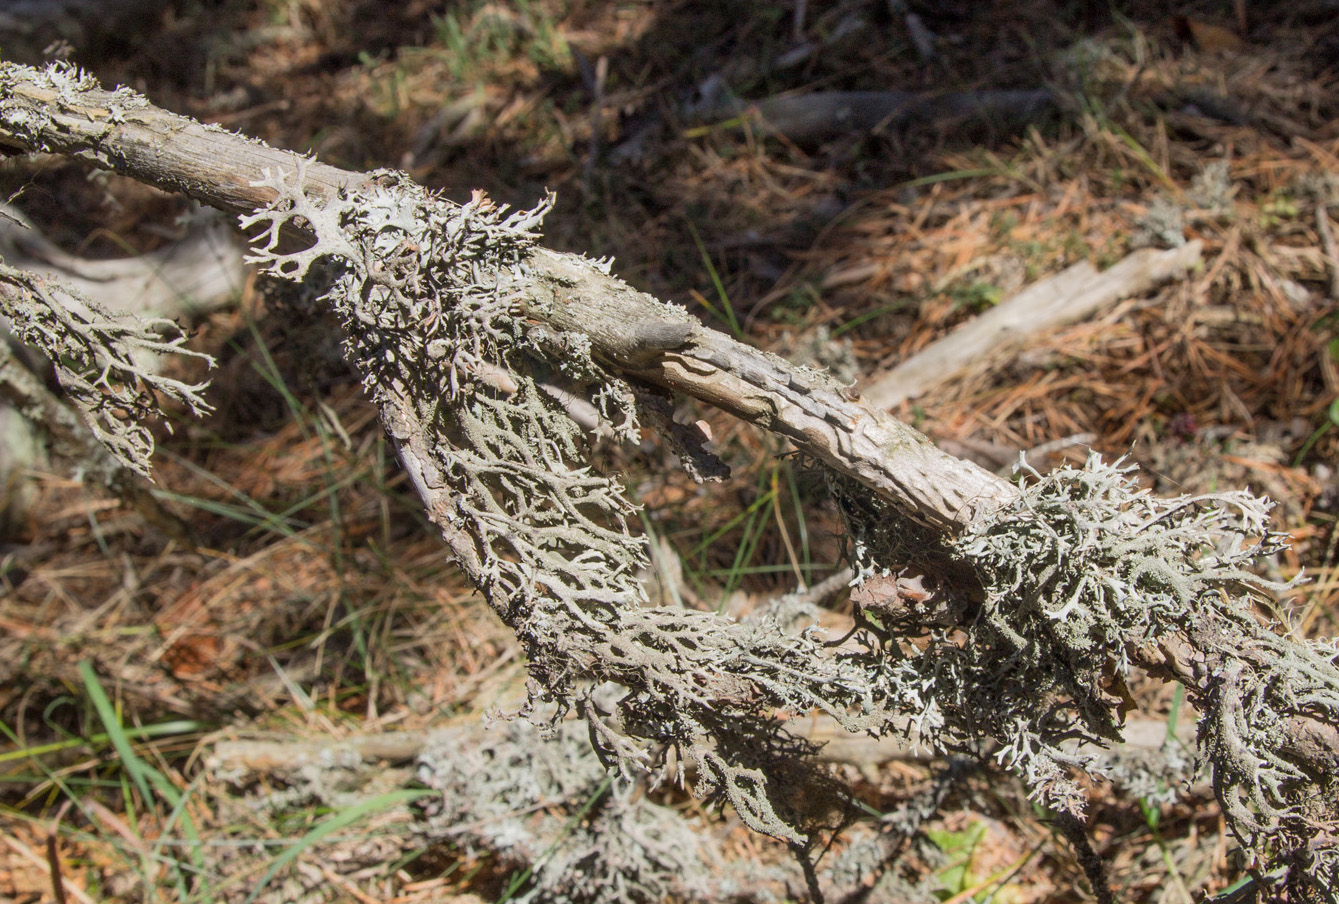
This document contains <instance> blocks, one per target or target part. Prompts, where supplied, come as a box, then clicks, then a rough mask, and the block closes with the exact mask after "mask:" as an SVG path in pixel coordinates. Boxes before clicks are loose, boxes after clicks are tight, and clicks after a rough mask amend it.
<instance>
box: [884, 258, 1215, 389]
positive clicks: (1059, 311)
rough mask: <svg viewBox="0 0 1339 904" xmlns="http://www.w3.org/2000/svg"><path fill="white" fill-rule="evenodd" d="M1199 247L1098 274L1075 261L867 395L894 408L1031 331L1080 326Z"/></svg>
mask: <svg viewBox="0 0 1339 904" xmlns="http://www.w3.org/2000/svg"><path fill="white" fill-rule="evenodd" d="M1201 247H1202V243H1201V242H1198V241H1195V242H1189V243H1187V244H1185V245H1182V246H1181V247H1180V248H1172V249H1170V250H1168V251H1158V250H1155V249H1152V248H1145V249H1142V250H1140V251H1136V252H1134V253H1133V254H1131V255H1130V256H1129V257H1127V258H1125V259H1124V260H1122V261H1121V262H1120V263H1118V264H1116V265H1115V266H1114V267H1111V268H1110V269H1108V270H1104V271H1102V272H1101V273H1098V272H1097V271H1096V270H1095V269H1093V266H1092V264H1090V263H1088V262H1087V261H1083V262H1081V263H1077V264H1075V265H1074V266H1072V267H1070V268H1069V269H1067V270H1063V271H1061V272H1060V273H1057V274H1056V275H1055V276H1052V277H1050V278H1049V279H1045V280H1042V281H1041V282H1039V283H1035V284H1033V285H1031V286H1029V287H1028V288H1026V289H1024V290H1023V291H1022V292H1020V293H1018V294H1017V295H1015V296H1014V297H1013V298H1010V299H1009V300H1007V301H1004V302H1002V303H1000V304H998V305H996V306H995V307H993V308H991V309H990V310H989V311H986V312H985V313H983V314H981V315H980V316H978V317H974V318H972V319H971V320H969V321H968V322H967V323H964V324H963V325H962V326H960V327H958V328H957V329H955V330H953V331H952V332H951V333H949V334H948V335H947V336H945V337H944V338H942V339H940V340H939V341H937V342H934V343H931V344H930V345H929V346H927V347H926V348H924V349H922V350H921V351H920V352H918V353H916V354H915V355H912V356H911V357H910V358H908V359H907V360H905V361H903V362H901V363H900V364H898V365H897V366H896V367H894V368H893V369H892V370H890V371H889V372H888V373H886V374H884V375H883V376H882V377H880V378H879V379H877V380H875V381H874V382H873V383H871V384H870V385H869V386H867V387H865V390H864V394H865V398H866V399H867V400H868V401H869V404H870V405H872V406H874V407H875V408H893V407H895V406H897V405H900V404H902V403H903V402H905V401H907V400H909V399H914V398H917V397H918V396H920V395H922V394H923V393H924V392H926V390H928V389H929V388H930V387H931V386H934V385H935V384H937V383H941V382H943V381H944V380H946V379H949V378H950V377H952V376H954V375H956V374H958V373H961V372H962V371H963V370H965V369H967V368H968V367H973V366H980V365H981V363H982V362H983V361H985V360H994V359H999V358H1001V357H1004V356H1005V355H1008V354H1010V353H1012V352H1014V351H1017V350H1018V348H1020V347H1021V346H1022V345H1023V343H1024V342H1025V341H1026V340H1027V339H1028V338H1029V337H1031V336H1035V335H1037V334H1039V333H1044V332H1046V331H1047V330H1051V329H1055V328H1056V327H1059V326H1064V325H1065V324H1069V323H1076V322H1078V321H1080V320H1083V319H1084V318H1087V317H1091V316H1092V315H1093V314H1095V313H1097V312H1098V311H1100V310H1102V309H1103V308H1106V307H1109V306H1110V305H1112V304H1114V303H1115V302H1117V301H1119V300H1120V299H1122V298H1131V297H1133V296H1135V295H1140V294H1142V293H1144V292H1147V291H1148V290H1149V289H1151V288H1153V287H1154V286H1156V285H1158V284H1159V283H1163V282H1166V281H1167V280H1169V279H1174V278H1176V277H1177V276H1179V275H1180V274H1182V273H1184V272H1185V271H1186V270H1188V269H1190V268H1191V267H1194V266H1195V265H1196V264H1198V263H1199V260H1200V250H1201Z"/></svg>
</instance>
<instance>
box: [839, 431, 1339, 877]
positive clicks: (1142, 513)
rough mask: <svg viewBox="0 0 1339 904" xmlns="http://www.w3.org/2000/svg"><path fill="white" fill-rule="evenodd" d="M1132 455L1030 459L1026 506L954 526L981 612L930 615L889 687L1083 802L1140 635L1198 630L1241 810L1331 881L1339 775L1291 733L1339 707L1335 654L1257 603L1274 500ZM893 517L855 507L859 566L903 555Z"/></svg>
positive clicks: (1223, 796) (1060, 794)
mask: <svg viewBox="0 0 1339 904" xmlns="http://www.w3.org/2000/svg"><path fill="white" fill-rule="evenodd" d="M1022 467H1023V468H1026V465H1025V464H1024V465H1022ZM1133 470H1134V469H1133V467H1132V466H1128V465H1125V464H1123V463H1121V462H1117V463H1115V464H1108V463H1104V462H1103V461H1101V460H1100V459H1099V458H1098V457H1097V456H1093V457H1091V458H1090V459H1089V461H1088V462H1087V464H1086V465H1085V466H1084V467H1083V468H1075V467H1063V468H1060V469H1058V470H1056V471H1053V472H1051V473H1050V474H1047V475H1040V474H1037V473H1035V472H1031V474H1030V476H1031V477H1032V478H1033V479H1034V481H1035V482H1034V483H1033V484H1032V485H1031V486H1028V487H1026V488H1025V489H1024V490H1023V492H1022V494H1021V495H1020V497H1019V498H1018V500H1017V501H1016V502H1015V503H1013V504H1011V505H1009V506H1007V507H1006V508H1005V509H1003V510H1001V511H998V512H996V513H995V514H994V515H993V516H992V517H990V518H988V519H985V520H982V521H981V522H979V523H977V524H974V525H973V526H972V527H970V528H969V529H968V530H967V531H966V532H965V533H964V534H963V535H962V536H961V537H959V538H958V539H957V540H956V541H955V542H954V543H953V544H952V553H953V555H954V556H956V557H957V558H958V560H959V561H961V562H963V563H965V564H966V565H968V566H969V567H970V569H971V571H972V572H973V573H974V574H975V575H976V576H977V578H978V579H979V580H980V582H981V591H980V593H979V595H978V598H977V599H976V600H973V601H972V602H971V603H970V605H972V606H974V607H975V614H974V616H973V617H971V618H970V619H968V620H967V624H966V625H964V626H954V627H945V628H937V627H933V626H931V627H929V628H928V629H927V628H926V627H925V626H924V625H923V624H922V625H921V626H920V627H921V632H920V638H919V640H918V641H917V642H916V643H915V644H914V645H910V646H908V645H907V644H905V643H904V644H903V645H902V646H901V648H900V649H901V650H902V655H901V656H900V657H899V658H898V666H897V668H896V669H895V670H894V672H893V675H892V677H891V682H892V684H893V685H894V687H893V688H891V689H890V690H889V691H888V694H889V696H890V697H892V698H895V699H899V700H901V701H902V702H903V705H907V704H908V703H911V704H914V705H913V706H912V710H911V712H912V715H913V716H914V719H915V722H916V724H917V726H918V728H919V730H920V733H921V735H922V737H923V738H925V739H927V740H928V741H930V742H931V743H933V744H934V745H935V746H936V747H940V748H944V749H951V750H952V749H963V750H980V749H982V745H983V743H984V742H986V741H987V739H989V740H990V741H992V742H993V744H994V755H995V757H996V758H997V759H998V760H999V761H1000V762H1002V763H1004V764H1005V765H1007V766H1008V767H1010V768H1011V769H1012V770H1013V771H1014V772H1016V773H1017V774H1018V775H1019V776H1020V777H1021V778H1022V779H1023V781H1024V782H1025V783H1026V784H1027V785H1028V786H1029V787H1030V788H1031V789H1032V793H1033V795H1034V796H1035V797H1037V798H1038V799H1040V800H1041V801H1042V802H1044V803H1045V804H1047V805H1048V806H1050V807H1053V808H1056V809H1058V810H1061V811H1064V812H1068V813H1070V814H1074V815H1077V814H1078V813H1080V812H1081V811H1082V809H1083V806H1084V802H1085V799H1084V794H1083V791H1082V786H1081V785H1080V783H1079V781H1078V780H1077V773H1078V771H1079V770H1094V767H1095V766H1096V765H1097V760H1096V757H1097V752H1098V750H1099V749H1100V748H1102V747H1105V746H1107V745H1109V744H1110V743H1112V742H1114V741H1116V740H1118V738H1119V733H1118V730H1119V726H1120V723H1121V721H1122V718H1123V716H1124V713H1125V712H1126V711H1127V710H1128V709H1129V708H1131V707H1132V706H1133V703H1132V701H1130V699H1129V693H1128V691H1127V690H1126V688H1125V678H1126V676H1127V675H1128V673H1129V671H1130V668H1131V665H1132V661H1133V659H1134V658H1136V654H1137V652H1138V651H1140V650H1141V649H1145V648H1157V647H1159V646H1163V647H1164V648H1175V647H1176V646H1177V645H1184V644H1186V643H1187V642H1188V643H1189V644H1190V646H1191V647H1192V648H1193V650H1194V651H1195V653H1196V655H1197V656H1198V657H1199V662H1198V666H1199V668H1201V669H1203V670H1204V672H1205V674H1207V676H1208V678H1209V680H1208V681H1207V683H1206V684H1205V685H1203V686H1202V688H1203V692H1202V693H1200V694H1199V695H1198V698H1197V699H1196V700H1195V702H1196V704H1197V705H1198V706H1199V708H1200V711H1201V712H1202V713H1203V716H1202V719H1201V721H1200V725H1199V734H1200V741H1201V755H1202V756H1203V757H1204V758H1205V760H1206V761H1207V763H1208V765H1209V766H1210V767H1211V769H1212V772H1213V778H1214V783H1215V790H1216V792H1217V795H1218V797H1219V798H1220V800H1221V801H1222V802H1223V805H1224V809H1225V812H1226V815H1227V816H1228V820H1229V826H1230V827H1231V828H1232V830H1233V831H1234V832H1236V833H1237V835H1238V836H1239V837H1240V838H1241V839H1242V841H1243V842H1244V843H1246V845H1247V846H1248V848H1249V849H1251V850H1253V851H1256V852H1258V853H1260V854H1262V855H1263V860H1264V861H1271V860H1272V864H1273V866H1274V867H1277V868H1279V869H1280V870H1281V873H1280V875H1281V876H1283V877H1285V880H1286V882H1287V883H1289V886H1290V889H1291V890H1293V891H1294V892H1296V893H1297V894H1301V895H1303V898H1302V899H1303V900H1310V898H1306V897H1305V896H1306V895H1313V894H1318V893H1320V892H1321V891H1322V890H1328V889H1331V888H1333V887H1334V882H1335V878H1336V868H1337V867H1339V847H1336V845H1335V840H1334V833H1335V829H1336V819H1337V815H1339V784H1336V782H1335V779H1334V777H1333V775H1329V776H1326V775H1318V774H1315V773H1314V770H1312V771H1311V772H1308V770H1307V768H1306V767H1304V766H1303V765H1302V764H1303V763H1305V762H1306V758H1305V757H1299V756H1298V755H1297V750H1296V749H1293V750H1291V751H1290V750H1289V749H1288V745H1289V744H1295V743H1296V740H1295V739H1296V738H1297V735H1298V726H1299V724H1300V723H1301V722H1303V721H1304V720H1305V718H1308V717H1309V718H1314V719H1319V720H1320V721H1321V722H1322V723H1323V722H1324V721H1326V720H1330V721H1331V722H1332V720H1333V719H1334V717H1335V714H1336V713H1339V668H1336V660H1337V659H1339V655H1336V653H1335V651H1334V650H1333V648H1332V647H1330V646H1324V645H1319V644H1311V643H1307V642H1304V641H1296V640H1291V639H1285V638H1282V637H1279V636H1278V635H1276V634H1274V633H1273V632H1272V631H1270V630H1269V629H1268V628H1267V627H1265V625H1264V624H1263V623H1262V621H1261V619H1260V618H1259V617H1258V616H1257V614H1256V605H1257V603H1259V602H1261V601H1265V600H1272V599H1273V597H1274V595H1275V594H1276V593H1277V592H1279V591H1280V590H1283V589H1286V585H1280V584H1277V583H1273V582H1270V581H1268V580H1265V579H1262V578H1260V577H1259V576H1257V575H1256V574H1255V573H1254V572H1253V571H1251V570H1249V566H1250V565H1251V564H1252V563H1253V562H1255V561H1256V560H1258V559H1259V558H1261V557H1267V556H1272V555H1274V554H1276V553H1278V552H1279V551H1281V550H1282V549H1283V547H1284V545H1285V544H1284V537H1283V536H1281V535H1279V534H1277V533H1274V532H1272V531H1271V530H1270V528H1269V524H1268V510H1269V507H1270V505H1269V503H1268V502H1266V501H1264V500H1261V499H1258V498H1256V497H1254V496H1251V495H1250V494H1248V493H1214V494H1207V495H1203V496H1193V497H1192V496H1182V497H1177V498H1171V499H1163V498H1159V497H1156V496H1153V495H1152V494H1151V493H1149V492H1148V491H1146V490H1142V489H1140V488H1139V486H1138V484H1137V483H1136V482H1135V481H1134V479H1133V477H1132V472H1133ZM898 523H899V520H898V519H897V518H896V516H892V515H891V513H887V512H885V513H883V517H881V518H880V519H875V520H870V519H868V513H866V518H865V520H861V519H860V518H859V517H857V518H856V519H855V520H854V521H853V523H852V530H853V533H854V535H855V537H856V538H857V542H858V543H859V544H860V545H859V546H858V548H859V549H860V550H861V551H862V552H861V555H862V557H863V559H864V565H865V568H864V573H865V574H871V573H874V572H876V571H877V570H878V569H880V568H886V567H887V566H886V563H887V562H889V561H891V560H892V557H896V556H897V555H899V553H898V552H897V551H896V550H893V549H892V546H893V543H892V540H891V538H890V526H891V525H896V524H898ZM892 532H893V534H895V533H896V530H895V529H894V530H893V531H892ZM876 620H877V617H876ZM913 622H914V619H912V618H910V617H908V618H904V619H903V620H902V621H901V622H900V623H899V624H898V627H899V628H900V629H901V630H902V631H908V630H911V631H914V630H916V625H915V624H914V623H913ZM903 639H904V640H906V639H907V638H906V636H905V634H904V635H903ZM1325 893H1326V894H1329V893H1330V892H1328V891H1325ZM1317 899H1318V900H1319V898H1317ZM1325 900H1330V899H1329V898H1326V899H1325Z"/></svg>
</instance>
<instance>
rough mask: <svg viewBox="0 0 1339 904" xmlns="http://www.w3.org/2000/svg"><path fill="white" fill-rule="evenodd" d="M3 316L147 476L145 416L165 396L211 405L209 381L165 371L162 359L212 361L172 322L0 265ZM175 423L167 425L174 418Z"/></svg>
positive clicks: (126, 461) (197, 408)
mask: <svg viewBox="0 0 1339 904" xmlns="http://www.w3.org/2000/svg"><path fill="white" fill-rule="evenodd" d="M0 317H3V318H4V319H7V320H8V321H9V328H10V330H11V331H12V332H13V333H14V335H15V336H16V337H17V338H18V339H19V340H20V341H22V342H24V343H26V344H28V345H30V346H32V347H33V348H35V349H37V350H38V351H40V352H41V353H42V354H43V355H45V356H46V357H47V358H48V359H50V361H51V362H52V364H53V365H54V366H55V370H56V376H57V378H58V379H59V380H60V384H61V386H62V387H63V388H64V390H65V392H66V394H67V396H68V397H69V399H70V401H71V402H73V403H74V405H75V406H76V407H77V408H78V409H79V410H80V411H81V412H83V414H84V416H85V418H86V419H87V421H88V424H89V426H90V427H91V428H92V429H93V432H94V434H95V435H96V436H97V438H98V440H99V441H101V442H102V444H103V445H104V446H106V448H107V450H108V451H110V452H111V453H112V455H113V456H114V457H115V458H116V459H117V461H119V462H120V463H121V464H122V465H124V466H125V467H127V468H130V469H132V470H134V471H136V472H138V473H139V474H141V475H143V476H144V477H146V478H147V477H149V476H150V466H149V458H150V456H151V455H152V454H153V447H154V442H153V434H152V433H151V432H150V431H149V428H148V427H147V426H146V423H147V421H148V420H149V419H150V418H151V417H154V416H157V415H159V414H161V405H162V403H163V401H164V400H165V399H171V400H173V401H175V402H178V403H180V404H182V405H184V406H186V408H187V409H189V410H190V412H191V413H192V414H194V415H197V416H198V415H202V414H204V413H206V412H208V411H209V410H210V406H209V404H208V403H207V402H206V401H205V400H204V395H203V393H204V391H205V389H206V388H207V386H208V383H206V382H201V383H188V382H185V381H182V380H178V379H175V378H173V377H170V376H166V375H164V374H163V373H162V372H161V370H162V369H163V368H162V363H161V361H160V360H159V357H160V356H165V355H172V356H177V357H180V358H188V359H194V360H197V361H203V362H205V363H206V364H208V365H209V366H213V363H214V361H213V358H211V357H209V356H208V355H205V354H202V353H200V352H196V351H192V350H190V349H188V348H186V347H185V343H186V340H187V338H188V337H187V335H186V333H185V331H183V330H182V328H181V327H180V326H179V325H178V324H177V323H176V322H174V321H171V320H164V319H152V320H148V319H143V318H139V317H134V316H132V315H128V314H115V313H112V312H110V311H107V310H106V309H104V308H102V307H101V306H100V305H98V304H97V303H96V302H94V301H92V300H90V299H88V298H85V297H83V296H82V295H81V294H79V293H78V292H76V291H75V290H73V289H71V288H69V287H68V286H63V285H61V284H60V283H58V282H55V281H52V280H47V279H44V278H42V277H40V276H37V275H36V274H33V273H28V272H26V271H22V270H16V269H14V268H13V267H7V266H4V265H2V264H0ZM169 423H170V422H169Z"/></svg>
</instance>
